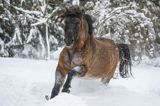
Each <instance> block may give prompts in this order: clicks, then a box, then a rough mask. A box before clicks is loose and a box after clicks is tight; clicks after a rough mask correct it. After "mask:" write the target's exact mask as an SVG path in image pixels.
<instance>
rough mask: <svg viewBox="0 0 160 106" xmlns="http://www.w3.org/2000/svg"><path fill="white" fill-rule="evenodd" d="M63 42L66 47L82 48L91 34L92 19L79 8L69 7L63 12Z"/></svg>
mask: <svg viewBox="0 0 160 106" xmlns="http://www.w3.org/2000/svg"><path fill="white" fill-rule="evenodd" d="M63 16H64V22H65V28H64V31H65V39H64V41H65V43H66V46H67V47H70V48H72V47H76V48H82V47H83V46H84V45H85V42H86V41H87V39H89V38H90V37H91V36H92V30H93V27H92V22H93V21H92V20H91V17H90V16H89V15H87V14H84V11H82V10H80V9H79V8H71V9H69V10H67V11H66V12H65V13H64V15H63Z"/></svg>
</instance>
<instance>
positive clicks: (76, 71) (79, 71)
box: [62, 66, 86, 93]
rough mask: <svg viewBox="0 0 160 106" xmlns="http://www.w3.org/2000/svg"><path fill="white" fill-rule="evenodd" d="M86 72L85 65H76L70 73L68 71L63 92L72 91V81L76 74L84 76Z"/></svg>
mask: <svg viewBox="0 0 160 106" xmlns="http://www.w3.org/2000/svg"><path fill="white" fill-rule="evenodd" d="M85 73H86V67H85V66H76V67H74V68H72V69H71V70H70V71H69V73H68V77H67V80H66V82H65V84H64V86H63V89H62V92H68V93H69V92H70V90H69V88H70V87H71V81H72V79H73V77H74V76H84V74H85Z"/></svg>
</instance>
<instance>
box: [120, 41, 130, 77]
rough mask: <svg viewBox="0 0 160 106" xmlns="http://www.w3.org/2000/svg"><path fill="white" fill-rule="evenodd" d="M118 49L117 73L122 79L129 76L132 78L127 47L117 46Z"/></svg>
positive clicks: (123, 45)
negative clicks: (118, 62)
mask: <svg viewBox="0 0 160 106" xmlns="http://www.w3.org/2000/svg"><path fill="white" fill-rule="evenodd" d="M118 48H119V57H120V64H119V72H120V76H121V77H122V78H127V77H128V76H129V75H131V76H132V72H131V65H132V63H131V56H130V50H129V46H128V45H127V44H118Z"/></svg>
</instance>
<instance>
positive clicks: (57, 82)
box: [50, 69, 65, 99]
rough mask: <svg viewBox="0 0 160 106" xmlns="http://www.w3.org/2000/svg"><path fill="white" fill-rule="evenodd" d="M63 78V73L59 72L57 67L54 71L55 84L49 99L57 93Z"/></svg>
mask: <svg viewBox="0 0 160 106" xmlns="http://www.w3.org/2000/svg"><path fill="white" fill-rule="evenodd" d="M64 79H65V75H63V74H62V73H61V71H60V70H58V69H57V70H56V73H55V84H54V87H53V89H52V92H51V97H50V99H52V98H54V97H55V96H57V95H58V93H59V91H60V88H61V87H62V85H63V83H64Z"/></svg>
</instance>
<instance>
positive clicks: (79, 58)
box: [71, 53, 83, 66]
mask: <svg viewBox="0 0 160 106" xmlns="http://www.w3.org/2000/svg"><path fill="white" fill-rule="evenodd" d="M82 64H83V55H82V53H76V54H74V55H73V57H72V61H71V65H72V66H77V65H82Z"/></svg>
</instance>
